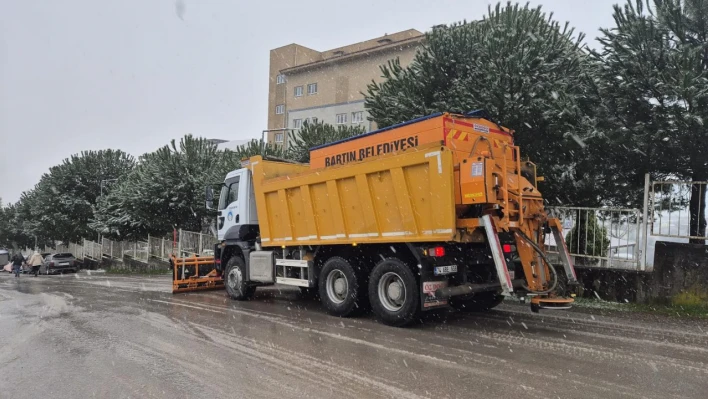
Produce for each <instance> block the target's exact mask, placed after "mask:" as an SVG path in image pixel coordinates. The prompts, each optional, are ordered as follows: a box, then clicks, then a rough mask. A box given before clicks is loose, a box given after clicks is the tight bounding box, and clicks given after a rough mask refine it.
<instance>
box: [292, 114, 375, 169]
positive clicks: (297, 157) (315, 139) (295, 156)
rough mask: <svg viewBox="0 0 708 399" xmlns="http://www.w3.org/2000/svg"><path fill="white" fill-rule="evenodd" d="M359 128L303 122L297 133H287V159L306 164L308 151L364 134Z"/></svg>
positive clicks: (308, 157) (308, 156) (308, 160)
mask: <svg viewBox="0 0 708 399" xmlns="http://www.w3.org/2000/svg"><path fill="white" fill-rule="evenodd" d="M364 132H365V130H364V128H362V127H360V126H337V127H335V126H332V125H330V124H328V123H324V122H316V123H310V122H308V121H305V123H303V125H302V128H300V130H298V131H295V132H293V131H291V132H289V133H288V143H289V146H288V153H287V156H288V158H290V159H292V160H294V161H297V162H303V163H307V162H310V149H311V148H313V147H316V146H318V145H322V144H328V143H332V142H335V141H338V140H343V139H347V138H349V137H352V136H357V135H359V134H362V133H364Z"/></svg>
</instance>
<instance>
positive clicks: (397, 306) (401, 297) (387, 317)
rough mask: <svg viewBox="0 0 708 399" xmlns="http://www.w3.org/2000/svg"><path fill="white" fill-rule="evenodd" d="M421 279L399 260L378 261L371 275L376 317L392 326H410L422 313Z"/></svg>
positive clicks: (372, 297) (372, 302)
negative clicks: (419, 283)
mask: <svg viewBox="0 0 708 399" xmlns="http://www.w3.org/2000/svg"><path fill="white" fill-rule="evenodd" d="M419 291H420V289H419V285H418V280H417V279H416V277H415V275H414V274H413V271H412V270H411V268H410V267H409V266H408V265H406V264H405V263H404V262H402V261H401V260H399V259H395V258H389V259H385V260H383V261H381V262H379V263H378V264H377V265H376V267H374V270H373V271H372V272H371V275H370V276H369V301H370V302H371V308H372V309H373V311H374V313H375V314H376V316H378V317H379V319H380V320H381V321H382V322H384V323H385V324H388V325H390V326H395V327H403V326H405V325H408V324H410V323H411V322H412V321H413V320H415V319H416V318H417V317H418V314H419V313H420V293H419Z"/></svg>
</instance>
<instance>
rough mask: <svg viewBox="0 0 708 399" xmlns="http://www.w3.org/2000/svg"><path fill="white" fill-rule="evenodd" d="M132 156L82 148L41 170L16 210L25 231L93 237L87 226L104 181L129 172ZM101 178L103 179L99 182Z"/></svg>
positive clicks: (76, 238)
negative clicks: (38, 179) (35, 181)
mask: <svg viewBox="0 0 708 399" xmlns="http://www.w3.org/2000/svg"><path fill="white" fill-rule="evenodd" d="M134 164H135V161H134V159H133V157H132V156H130V155H128V154H126V153H125V152H123V151H120V150H101V151H84V152H81V153H80V154H76V155H72V156H71V157H70V158H68V159H65V160H64V161H63V162H62V163H61V164H60V165H57V166H53V167H51V168H50V169H49V172H48V173H45V174H44V175H43V176H42V177H41V179H40V181H39V183H38V184H37V185H36V186H35V188H34V189H33V190H31V191H29V192H26V193H23V195H22V198H21V200H20V202H19V204H21V206H20V207H19V208H18V211H19V212H21V213H22V220H25V221H26V222H25V223H26V224H25V226H24V227H25V228H26V229H27V231H28V233H31V234H32V235H37V236H40V237H46V238H48V239H51V240H58V241H63V242H69V241H74V242H76V241H80V240H81V239H83V238H93V237H94V235H95V232H94V231H93V230H92V229H91V228H90V227H89V226H88V224H89V220H90V219H92V218H93V213H94V209H95V206H96V202H97V201H98V200H99V197H100V196H101V187H102V185H103V184H105V182H107V181H112V180H114V179H117V178H118V177H120V176H121V175H123V174H125V173H127V172H129V171H130V170H131V169H132V168H133V166H134ZM102 182H103V183H102Z"/></svg>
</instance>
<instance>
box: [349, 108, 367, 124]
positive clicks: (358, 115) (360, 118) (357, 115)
mask: <svg viewBox="0 0 708 399" xmlns="http://www.w3.org/2000/svg"><path fill="white" fill-rule="evenodd" d="M361 122H364V112H363V111H359V112H352V123H361Z"/></svg>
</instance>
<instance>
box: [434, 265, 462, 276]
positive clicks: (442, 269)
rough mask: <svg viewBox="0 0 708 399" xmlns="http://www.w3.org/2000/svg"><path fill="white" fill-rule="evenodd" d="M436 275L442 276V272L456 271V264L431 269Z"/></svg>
mask: <svg viewBox="0 0 708 399" xmlns="http://www.w3.org/2000/svg"><path fill="white" fill-rule="evenodd" d="M433 273H434V274H435V275H436V276H442V275H443V274H451V273H457V265H451V266H438V267H436V268H435V270H433Z"/></svg>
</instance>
